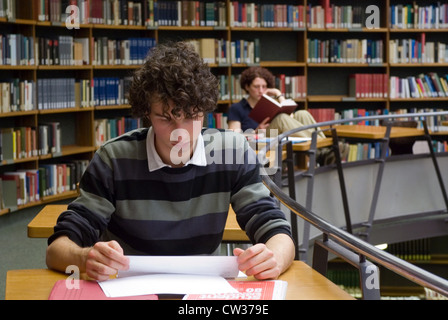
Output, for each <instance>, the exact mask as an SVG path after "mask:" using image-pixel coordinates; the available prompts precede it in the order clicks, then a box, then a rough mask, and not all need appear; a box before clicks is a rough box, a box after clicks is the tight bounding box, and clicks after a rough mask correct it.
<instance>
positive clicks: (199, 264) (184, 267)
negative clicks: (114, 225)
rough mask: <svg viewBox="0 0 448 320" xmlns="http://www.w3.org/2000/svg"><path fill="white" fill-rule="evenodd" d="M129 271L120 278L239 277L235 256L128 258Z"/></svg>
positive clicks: (120, 273) (122, 273) (121, 272)
mask: <svg viewBox="0 0 448 320" xmlns="http://www.w3.org/2000/svg"><path fill="white" fill-rule="evenodd" d="M128 258H129V260H130V261H129V270H127V271H119V272H118V277H129V276H135V275H142V274H150V273H177V274H197V275H208V276H220V277H223V278H235V277H237V276H238V272H239V270H238V262H237V257H234V256H128Z"/></svg>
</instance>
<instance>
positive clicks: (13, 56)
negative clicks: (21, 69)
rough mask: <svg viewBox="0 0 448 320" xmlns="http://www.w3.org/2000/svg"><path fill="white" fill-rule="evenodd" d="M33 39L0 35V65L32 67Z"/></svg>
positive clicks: (33, 60) (18, 35)
mask: <svg viewBox="0 0 448 320" xmlns="http://www.w3.org/2000/svg"><path fill="white" fill-rule="evenodd" d="M34 63H35V56H34V38H33V37H28V36H24V35H22V34H17V33H13V34H0V65H10V66H29V65H34Z"/></svg>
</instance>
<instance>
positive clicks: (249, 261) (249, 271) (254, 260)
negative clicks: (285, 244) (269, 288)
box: [233, 243, 282, 280]
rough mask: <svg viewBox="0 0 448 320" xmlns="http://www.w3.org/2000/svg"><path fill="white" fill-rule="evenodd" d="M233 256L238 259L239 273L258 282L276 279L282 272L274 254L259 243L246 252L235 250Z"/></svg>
mask: <svg viewBox="0 0 448 320" xmlns="http://www.w3.org/2000/svg"><path fill="white" fill-rule="evenodd" d="M233 255H235V256H237V257H238V260H237V261H238V266H239V269H240V271H243V272H245V273H246V275H248V276H254V277H255V278H257V279H259V280H265V279H276V278H277V277H278V276H279V275H280V274H281V272H282V268H281V267H280V266H279V264H278V262H277V260H276V258H275V255H274V252H273V251H272V250H270V249H269V248H268V247H266V245H265V244H261V243H259V244H256V245H254V246H252V247H250V248H248V249H246V250H243V249H240V248H235V249H234V250H233Z"/></svg>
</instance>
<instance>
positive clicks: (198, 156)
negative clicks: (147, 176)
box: [146, 127, 207, 172]
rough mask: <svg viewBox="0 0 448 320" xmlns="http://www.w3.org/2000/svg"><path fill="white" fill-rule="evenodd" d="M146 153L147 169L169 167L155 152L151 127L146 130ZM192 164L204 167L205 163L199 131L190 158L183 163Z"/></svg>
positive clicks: (202, 142) (202, 140)
mask: <svg viewBox="0 0 448 320" xmlns="http://www.w3.org/2000/svg"><path fill="white" fill-rule="evenodd" d="M146 153H147V156H148V169H149V171H150V172H151V171H155V170H158V169H161V168H163V167H171V166H170V165H169V164H166V163H164V162H163V161H162V158H160V156H159V154H158V153H157V150H156V147H155V142H154V130H153V129H152V127H150V128H149V130H148V136H147V137H146ZM189 164H192V165H196V166H202V167H205V166H206V165H207V159H206V157H205V147H204V138H203V137H202V133H199V135H198V139H197V140H196V147H195V149H194V151H193V156H192V157H191V159H190V160H188V161H187V163H185V166H187V165H189Z"/></svg>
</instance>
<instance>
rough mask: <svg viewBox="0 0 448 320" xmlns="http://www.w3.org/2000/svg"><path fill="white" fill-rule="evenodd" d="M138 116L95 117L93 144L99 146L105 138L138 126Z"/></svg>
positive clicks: (139, 122) (108, 138)
mask: <svg viewBox="0 0 448 320" xmlns="http://www.w3.org/2000/svg"><path fill="white" fill-rule="evenodd" d="M141 126H142V121H141V119H140V118H130V117H117V118H111V119H95V146H97V147H99V146H101V145H102V144H103V143H104V142H106V141H107V140H110V139H113V138H115V137H118V136H120V135H122V134H124V133H126V132H128V131H131V130H134V129H137V128H140V127H141Z"/></svg>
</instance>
